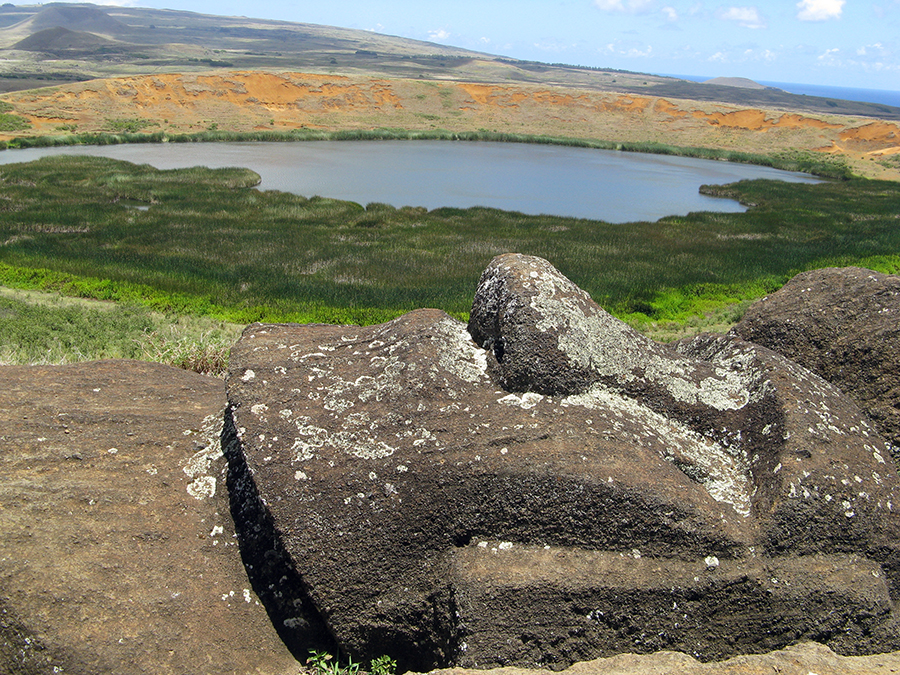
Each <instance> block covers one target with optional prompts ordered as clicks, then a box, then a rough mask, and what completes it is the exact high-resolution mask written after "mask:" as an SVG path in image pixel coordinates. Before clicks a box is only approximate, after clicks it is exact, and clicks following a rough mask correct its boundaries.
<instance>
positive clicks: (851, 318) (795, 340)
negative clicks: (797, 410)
mask: <svg viewBox="0 0 900 675" xmlns="http://www.w3.org/2000/svg"><path fill="white" fill-rule="evenodd" d="M734 332H735V333H736V334H738V335H740V336H741V337H743V338H744V339H745V340H750V341H752V342H756V343H757V344H761V345H763V346H765V347H768V348H769V349H774V350H775V351H777V352H779V353H781V354H784V355H785V356H787V357H788V358H789V359H792V360H794V361H796V362H797V363H799V364H801V365H803V366H805V367H806V368H809V369H810V370H812V371H813V372H815V373H817V374H818V375H821V376H822V377H823V378H825V379H826V380H828V381H829V382H831V383H832V384H835V385H837V386H838V387H840V388H841V389H843V390H844V391H845V392H846V393H847V394H849V395H850V396H852V397H853V398H854V399H855V400H856V401H857V402H858V403H859V405H860V407H861V408H862V409H863V410H864V411H865V412H866V414H867V415H868V416H869V417H870V418H871V419H872V420H873V421H874V422H875V425H876V427H877V428H878V429H879V430H880V431H881V433H882V435H883V436H884V437H885V439H886V440H888V441H889V442H890V443H891V444H892V446H893V448H892V454H893V455H894V457H895V459H898V458H900V276H890V275H886V274H879V273H878V272H873V271H872V270H867V269H861V268H859V267H847V268H841V269H838V268H827V269H820V270H813V271H811V272H804V273H803V274H798V275H797V276H796V277H794V278H793V279H791V280H790V281H789V282H788V283H787V284H785V286H784V287H783V288H781V290H779V291H778V292H777V293H773V294H772V295H769V296H767V297H765V298H763V299H762V300H760V301H758V302H756V303H754V304H753V305H752V306H751V307H750V309H748V310H747V313H746V314H745V315H744V318H743V319H742V320H741V322H740V323H738V325H737V326H735V327H734Z"/></svg>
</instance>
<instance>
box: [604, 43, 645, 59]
mask: <svg viewBox="0 0 900 675" xmlns="http://www.w3.org/2000/svg"><path fill="white" fill-rule="evenodd" d="M600 51H601V52H603V53H606V54H613V55H616V56H625V57H628V58H646V57H648V56H650V55H651V54H652V53H653V46H652V45H646V46H645V45H643V44H639V43H638V42H637V41H636V40H628V41H626V42H622V41H621V40H617V41H616V42H610V43H609V44H607V45H606V48H605V49H602V50H600Z"/></svg>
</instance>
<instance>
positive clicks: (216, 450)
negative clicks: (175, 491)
mask: <svg viewBox="0 0 900 675" xmlns="http://www.w3.org/2000/svg"><path fill="white" fill-rule="evenodd" d="M224 412H225V411H224V410H223V411H221V412H219V413H218V414H214V415H207V416H206V417H205V418H204V419H203V422H202V423H201V425H200V429H199V430H198V431H196V432H194V431H193V430H188V431H189V432H190V435H193V436H195V441H194V442H195V443H196V445H197V446H200V447H201V448H202V449H201V450H198V451H197V452H195V453H194V454H193V455H192V456H191V457H190V458H189V459H188V460H187V462H186V463H185V465H184V467H183V470H184V473H185V474H186V475H187V476H188V478H191V479H192V480H191V482H190V483H189V484H188V486H187V492H188V494H189V495H191V497H193V498H194V499H206V498H208V497H212V496H213V495H215V493H216V479H215V476H210V475H208V474H209V472H210V469H211V468H212V464H213V462H214V461H215V460H217V459H220V458H221V457H222V456H223V454H222V442H221V434H222V426H223V424H224V417H223V415H224Z"/></svg>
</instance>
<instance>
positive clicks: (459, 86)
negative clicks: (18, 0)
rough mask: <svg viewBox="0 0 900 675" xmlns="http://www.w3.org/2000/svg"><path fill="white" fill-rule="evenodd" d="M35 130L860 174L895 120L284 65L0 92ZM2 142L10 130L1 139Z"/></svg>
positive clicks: (882, 150) (890, 143)
mask: <svg viewBox="0 0 900 675" xmlns="http://www.w3.org/2000/svg"><path fill="white" fill-rule="evenodd" d="M3 99H4V100H6V101H7V102H9V103H11V104H12V105H13V108H14V111H15V113H16V114H18V115H21V116H23V117H25V118H27V119H28V120H29V121H30V122H31V124H32V128H31V129H29V130H26V131H23V132H18V133H19V134H21V135H45V134H54V133H71V132H73V131H74V132H98V131H110V130H115V128H116V123H121V122H123V121H128V120H140V121H141V123H142V124H143V125H144V130H145V131H147V132H158V131H164V132H167V133H172V134H177V133H185V132H192V131H200V130H203V129H207V128H217V129H220V130H228V131H253V130H259V129H273V130H278V129H292V128H299V127H308V128H318V129H327V130H344V129H374V128H380V127H391V128H403V129H411V130H418V129H426V130H427V129H447V130H450V131H476V130H487V131H500V132H510V133H522V134H546V135H556V136H569V137H575V138H596V139H601V140H609V141H622V142H634V141H655V142H660V143H667V144H671V145H678V146H703V147H715V148H724V149H734V150H746V151H749V152H760V153H765V152H775V151H781V150H789V149H805V150H816V151H822V152H832V153H841V154H844V155H846V156H847V157H848V159H849V160H850V161H851V163H852V164H853V166H854V168H855V169H856V171H857V172H859V173H861V174H863V175H873V176H874V175H877V176H880V177H890V178H896V179H900V173H898V172H896V171H894V172H893V173H895V174H897V175H891V171H890V170H888V169H885V168H884V167H881V166H880V165H878V164H877V163H876V162H875V161H873V159H874V158H877V157H879V156H881V155H886V154H890V153H891V152H896V149H897V147H898V146H900V125H898V124H897V123H893V122H884V121H878V120H872V119H869V118H863V117H842V116H836V115H832V116H827V115H814V114H805V113H797V112H792V111H779V110H759V109H754V108H740V107H738V106H734V105H726V104H716V103H704V102H697V101H687V100H681V99H664V98H654V97H647V96H636V95H626V94H621V93H613V92H597V91H590V90H576V89H568V88H548V87H541V86H530V85H521V84H512V85H508V84H504V85H490V84H473V83H462V82H452V81H435V80H412V79H385V78H366V77H361V76H357V77H354V76H341V75H322V74H305V73H293V72H291V73H286V72H279V73H274V72H260V71H242V72H216V73H212V74H183V75H178V74H165V75H146V76H136V77H122V78H113V79H107V80H93V81H89V82H82V83H78V84H71V85H66V86H62V87H57V88H52V89H40V90H32V91H24V92H15V93H12V94H8V95H6V96H4V97H3ZM7 138H9V136H7Z"/></svg>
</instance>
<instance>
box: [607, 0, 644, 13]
mask: <svg viewBox="0 0 900 675" xmlns="http://www.w3.org/2000/svg"><path fill="white" fill-rule="evenodd" d="M652 4H653V0H594V5H595V6H596V7H597V9H599V10H601V11H603V12H627V13H629V14H640V13H641V12H647V11H648V10H649V9H650V6H651V5H652Z"/></svg>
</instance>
